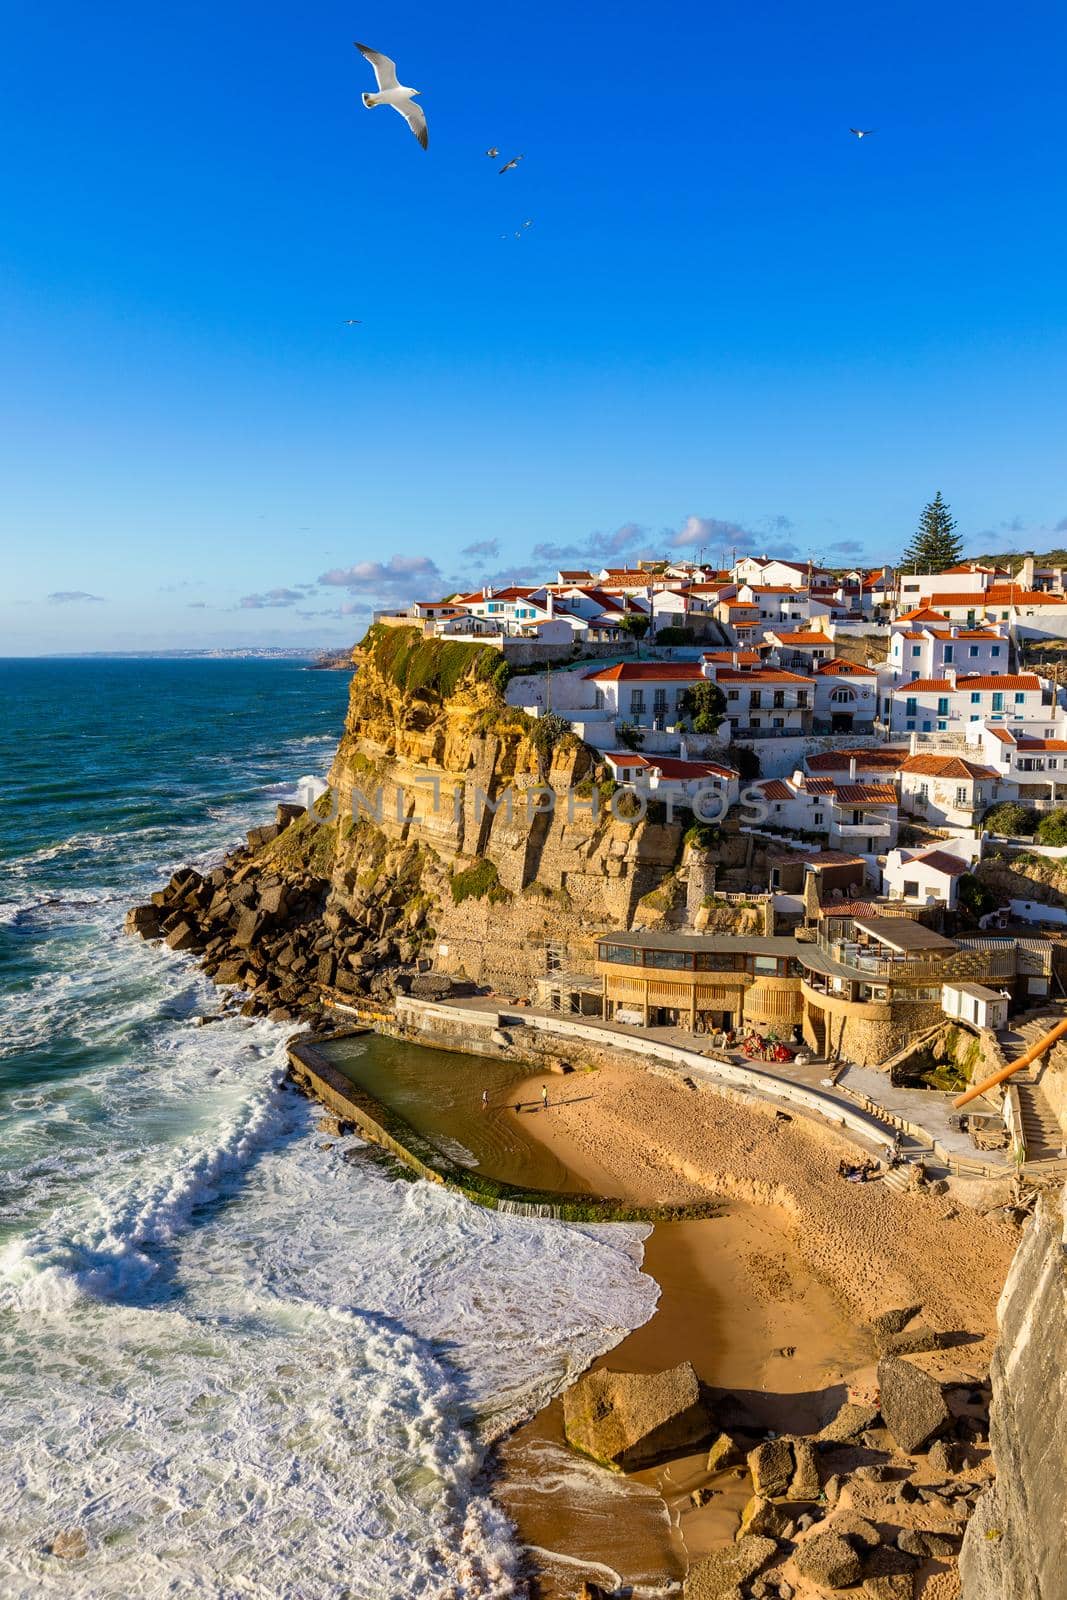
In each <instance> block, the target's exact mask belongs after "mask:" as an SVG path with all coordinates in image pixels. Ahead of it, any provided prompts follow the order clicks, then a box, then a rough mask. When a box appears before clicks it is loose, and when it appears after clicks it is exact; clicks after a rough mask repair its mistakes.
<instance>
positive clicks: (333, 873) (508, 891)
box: [290, 640, 682, 985]
mask: <svg viewBox="0 0 1067 1600" xmlns="http://www.w3.org/2000/svg"><path fill="white" fill-rule="evenodd" d="M387 644H388V645H389V646H391V647H392V648H391V650H390V649H388V648H387V649H382V648H374V647H373V646H371V647H370V648H367V649H365V650H364V651H363V652H362V653H361V660H360V668H359V671H358V672H357V673H356V675H355V677H354V678H353V681H352V691H351V700H350V705H349V712H348V718H347V722H346V727H345V732H344V736H343V738H342V740H341V743H340V745H339V747H338V751H337V755H336V758H335V760H334V763H333V767H332V769H331V772H330V784H331V788H332V791H333V795H334V797H335V804H336V809H337V818H336V821H335V822H333V823H332V824H331V825H330V826H329V828H327V829H320V830H318V831H319V832H320V833H322V834H324V835H326V836H328V839H329V843H328V845H327V840H326V838H323V839H322V840H321V841H316V848H317V849H318V850H319V851H320V853H321V852H322V851H324V850H325V849H327V848H328V849H329V851H330V853H331V854H330V861H329V878H330V892H329V903H328V910H329V911H330V912H332V913H333V914H334V915H335V916H336V917H339V918H340V919H341V920H342V922H343V921H344V920H345V919H350V920H355V919H358V918H359V917H360V916H361V915H362V914H363V912H364V910H365V907H366V904H367V902H368V900H371V901H373V899H374V896H375V888H376V885H378V884H389V885H391V886H392V888H393V889H394V890H395V887H396V885H398V884H403V885H404V887H405V891H406V897H407V901H408V904H409V907H410V906H411V905H414V907H415V911H416V912H417V913H419V915H418V917H417V921H416V930H415V931H416V932H417V934H418V942H419V945H420V948H423V947H425V953H427V954H430V953H431V948H430V947H432V953H433V954H434V957H435V965H436V966H437V968H438V969H439V970H443V971H446V972H458V971H460V970H461V969H462V970H463V971H464V972H465V973H466V974H467V976H468V977H470V978H474V979H478V980H490V981H495V982H500V983H502V984H505V985H506V984H507V983H508V982H509V981H513V980H514V981H518V980H528V979H529V978H530V977H532V976H536V975H538V974H540V973H542V972H543V971H544V945H545V943H546V941H549V940H552V941H555V942H558V943H560V944H562V945H564V946H566V947H567V952H568V959H569V960H571V961H572V962H574V963H575V964H580V963H581V964H586V963H587V962H588V960H589V959H590V958H591V954H592V936H593V935H595V934H596V933H599V932H603V930H604V929H606V928H627V927H629V926H630V925H631V924H632V923H633V921H634V919H635V917H636V916H637V915H638V913H639V902H640V901H641V900H642V898H643V897H645V896H647V895H649V894H650V893H652V892H653V891H655V890H656V889H657V888H658V887H659V886H660V885H661V884H662V883H663V880H664V879H665V878H667V877H668V875H669V874H670V873H671V871H672V869H673V868H674V867H675V865H676V863H677V862H678V860H679V858H680V855H681V849H682V825H681V823H680V822H675V823H673V824H670V825H667V824H659V823H655V822H652V821H650V820H648V819H647V818H645V819H643V820H642V819H632V818H616V817H614V816H613V815H612V814H611V812H610V809H609V807H608V803H607V799H606V798H605V796H604V795H603V794H602V793H601V791H600V789H599V787H598V785H597V783H596V782H594V770H593V766H592V758H591V754H590V752H589V751H588V749H587V748H586V747H585V746H583V745H581V744H580V743H579V742H578V741H577V740H575V739H574V738H573V736H571V735H569V734H565V733H564V734H562V736H561V737H560V738H559V739H558V740H557V742H556V743H555V744H554V745H553V746H552V747H551V748H545V746H543V745H542V747H541V748H540V749H538V748H537V747H536V746H535V738H536V737H537V730H536V728H535V725H534V724H532V723H531V722H530V721H529V719H527V718H526V717H524V716H523V715H522V713H521V712H517V711H515V710H513V709H511V708H508V707H506V706H505V705H503V703H502V700H501V696H500V692H499V689H498V688H497V686H496V685H495V684H494V683H493V682H492V681H491V676H490V675H489V673H490V672H491V671H492V670H494V669H496V668H497V667H498V666H499V656H498V654H497V653H496V652H495V651H492V650H488V649H483V650H482V651H479V653H478V655H477V656H475V657H474V658H473V659H472V662H471V663H470V664H469V665H468V667H467V669H466V671H465V672H464V673H463V674H462V675H461V676H460V677H459V679H458V681H457V682H455V683H452V682H451V681H450V678H451V673H450V670H449V667H448V663H447V662H446V663H444V664H443V665H442V663H441V662H440V661H438V664H437V666H436V667H434V666H432V665H431V666H430V667H429V668H425V667H424V669H423V673H425V672H426V671H427V670H429V671H430V673H431V674H432V676H431V680H430V681H429V682H427V683H423V684H419V683H418V681H417V680H418V679H419V677H420V676H422V675H423V673H420V672H419V670H418V669H416V670H415V671H414V672H412V671H411V669H410V664H409V665H408V669H407V671H406V673H405V670H404V665H403V663H402V662H401V664H400V666H399V667H398V665H397V649H396V647H395V645H393V641H392V640H390V641H387ZM436 648H437V650H438V652H440V651H441V650H442V649H447V648H448V647H445V646H440V645H438V646H437V647H436ZM452 648H453V649H455V648H456V647H452ZM423 650H424V651H425V650H426V646H423ZM483 657H487V658H488V661H487V662H486V661H485V660H484V659H481V658H483ZM442 677H443V678H444V679H445V684H444V690H442V687H441V686H440V680H441V679H442ZM398 678H399V679H400V682H399V683H398V681H397V680H398ZM412 679H414V680H415V686H413V685H412ZM594 807H595V808H596V811H597V815H596V816H594V815H593V810H594ZM616 809H617V810H622V809H623V807H622V806H621V805H617V807H616ZM311 826H312V825H310V824H305V825H304V827H303V830H302V831H303V832H307V831H308V829H309V828H310V827H311ZM293 843H295V839H293V840H291V841H290V845H292V844H293ZM651 913H652V915H653V916H655V915H656V914H658V908H657V907H655V906H653V907H652V908H651ZM403 953H404V954H408V953H409V952H408V951H406V950H405V951H404V952H403Z"/></svg>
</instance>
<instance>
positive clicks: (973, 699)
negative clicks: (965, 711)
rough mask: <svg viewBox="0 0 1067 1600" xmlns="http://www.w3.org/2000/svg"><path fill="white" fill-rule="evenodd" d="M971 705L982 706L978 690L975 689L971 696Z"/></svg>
mask: <svg viewBox="0 0 1067 1600" xmlns="http://www.w3.org/2000/svg"><path fill="white" fill-rule="evenodd" d="M971 704H972V706H980V705H981V704H982V696H981V695H980V694H979V692H978V690H977V689H975V690H974V691H973V693H972V694H971Z"/></svg>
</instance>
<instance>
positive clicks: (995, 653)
mask: <svg viewBox="0 0 1067 1600" xmlns="http://www.w3.org/2000/svg"><path fill="white" fill-rule="evenodd" d="M989 654H990V655H991V656H999V654H1000V646H999V644H995V645H994V646H993V648H992V650H990V652H989Z"/></svg>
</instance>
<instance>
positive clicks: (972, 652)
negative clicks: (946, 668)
mask: <svg viewBox="0 0 1067 1600" xmlns="http://www.w3.org/2000/svg"><path fill="white" fill-rule="evenodd" d="M967 654H968V655H969V656H970V657H971V658H972V659H973V658H974V657H975V656H976V655H977V654H978V646H977V645H976V644H972V645H971V648H970V649H969V650H968V652H967ZM945 659H946V660H947V659H948V658H947V657H946V658H945Z"/></svg>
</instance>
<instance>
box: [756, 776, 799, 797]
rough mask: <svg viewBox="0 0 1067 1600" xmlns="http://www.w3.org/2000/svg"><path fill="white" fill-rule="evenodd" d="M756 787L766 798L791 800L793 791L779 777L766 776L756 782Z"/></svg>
mask: <svg viewBox="0 0 1067 1600" xmlns="http://www.w3.org/2000/svg"><path fill="white" fill-rule="evenodd" d="M756 788H757V789H759V791H760V792H761V794H762V795H763V796H764V798H765V799H767V800H792V798H793V791H792V789H791V788H790V787H789V785H788V784H787V783H783V782H782V780H781V778H766V779H764V781H763V782H762V783H757V785H756Z"/></svg>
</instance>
